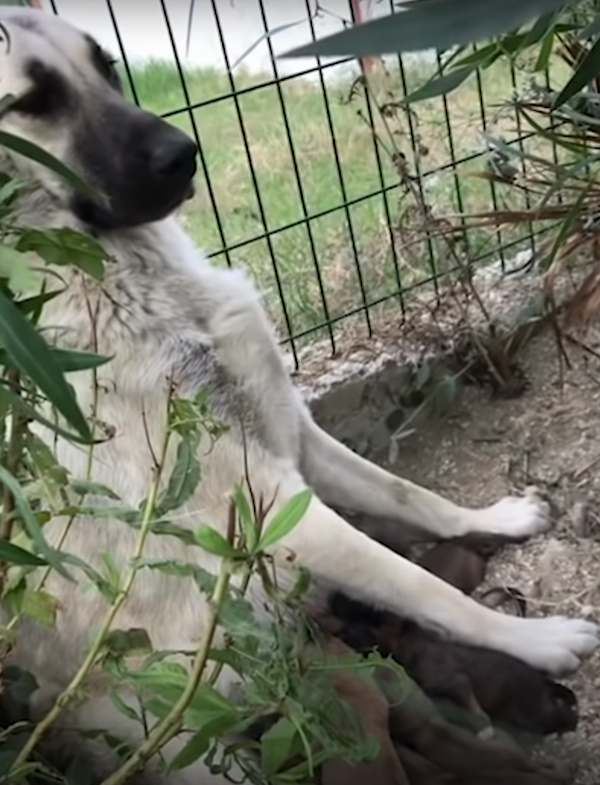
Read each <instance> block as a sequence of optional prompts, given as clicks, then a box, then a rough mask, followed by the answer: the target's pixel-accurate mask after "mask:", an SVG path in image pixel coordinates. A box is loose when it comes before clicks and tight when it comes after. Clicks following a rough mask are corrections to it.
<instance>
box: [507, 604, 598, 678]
mask: <svg viewBox="0 0 600 785" xmlns="http://www.w3.org/2000/svg"><path fill="white" fill-rule="evenodd" d="M504 619H505V620H506V621H504V620H503V622H502V624H501V627H502V628H503V630H502V635H503V637H504V641H503V642H499V643H500V646H499V647H498V648H502V649H503V650H504V651H506V652H507V653H508V654H512V655H513V657H518V658H519V659H520V660H523V661H524V662H527V663H529V665H532V666H533V667H534V668H539V669H540V670H543V671H546V672H547V673H551V674H553V675H555V676H562V675H564V674H568V673H572V672H573V671H575V670H577V668H578V667H579V665H580V664H581V661H582V659H584V658H585V657H588V656H589V655H590V654H591V653H592V652H593V651H594V649H596V647H597V646H598V644H599V643H600V639H599V637H598V635H599V632H600V630H599V628H598V626H597V625H596V624H593V623H592V622H588V621H584V620H583V619H567V618H565V617H563V616H552V617H549V618H546V619H519V618H515V617H513V616H505V617H504Z"/></svg>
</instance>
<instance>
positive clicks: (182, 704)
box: [101, 560, 233, 785]
mask: <svg viewBox="0 0 600 785" xmlns="http://www.w3.org/2000/svg"><path fill="white" fill-rule="evenodd" d="M232 572H233V563H232V562H230V561H229V560H224V561H223V562H222V565H221V570H220V572H219V575H218V578H217V582H216V584H215V588H214V590H213V593H212V596H211V598H210V602H209V618H208V629H207V631H206V634H205V636H204V639H203V641H202V644H201V645H200V648H199V649H198V651H197V653H196V656H195V658H194V664H193V667H192V670H191V673H190V678H189V681H188V683H187V686H186V688H185V690H184V691H183V692H182V694H181V697H180V698H179V700H178V701H177V702H176V703H175V705H174V706H173V708H172V709H171V711H170V712H169V713H168V714H167V716H166V717H165V718H164V719H163V720H162V721H161V722H159V723H158V725H156V727H155V728H153V729H152V731H151V732H150V733H149V735H148V737H147V739H146V741H145V742H144V743H143V744H142V745H141V746H140V747H138V749H137V750H136V751H135V753H134V754H133V755H131V756H130V757H129V759H128V760H126V761H125V763H124V764H123V765H122V766H121V768H120V769H118V770H117V771H116V772H115V773H114V774H112V775H111V776H110V777H108V778H107V779H105V780H104V781H103V782H102V783H101V785H122V783H124V782H125V781H126V779H127V778H128V777H129V776H131V775H132V774H133V773H134V772H135V771H136V770H137V769H138V768H139V767H140V766H142V765H143V764H144V763H145V762H146V761H147V760H148V759H149V758H151V757H152V756H153V755H155V754H156V752H158V750H159V749H160V748H161V747H163V746H164V745H165V744H166V743H167V742H168V741H170V740H171V739H172V738H173V737H174V736H176V735H177V733H178V732H179V731H180V730H181V727H182V722H183V715H184V713H185V710H186V709H187V707H188V705H189V703H190V701H191V700H192V698H193V697H194V693H195V692H196V690H197V689H198V686H199V684H200V682H201V681H202V676H203V674H204V671H205V668H206V663H207V662H208V657H209V653H210V650H211V648H212V644H213V639H214V636H215V633H216V630H217V623H218V620H219V613H220V611H221V607H222V605H223V603H224V601H225V599H226V596H227V590H228V588H229V581H230V579H231V575H232Z"/></svg>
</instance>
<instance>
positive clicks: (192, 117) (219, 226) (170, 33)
mask: <svg viewBox="0 0 600 785" xmlns="http://www.w3.org/2000/svg"><path fill="white" fill-rule="evenodd" d="M107 2H108V0H107ZM160 7H161V10H162V14H163V18H164V20H165V25H166V28H167V35H168V36H169V44H170V46H171V50H172V52H173V60H174V61H175V68H176V69H177V74H178V76H179V80H180V82H181V89H182V91H183V97H184V100H185V103H186V110H187V115H188V117H189V120H190V125H191V128H192V134H193V136H194V141H195V142H196V145H197V146H198V156H199V158H200V165H201V166H202V172H203V174H204V180H205V182H206V190H207V191H208V198H209V200H210V206H211V208H212V210H213V213H214V218H215V222H216V224H217V231H218V233H219V239H220V241H221V245H222V246H223V249H224V251H223V253H224V254H225V259H226V261H227V264H228V265H229V266H230V267H231V256H230V254H229V251H228V250H227V242H226V240H225V232H224V231H223V222H222V221H221V216H220V214H219V207H218V205H217V199H216V197H215V192H214V188H213V186H212V182H211V179H210V174H209V171H208V164H207V162H206V156H205V155H204V148H203V147H202V141H201V139H200V132H199V130H198V124H197V123H196V116H195V115H194V110H193V109H192V108H191V101H190V91H189V90H188V86H187V80H186V78H185V73H184V71H183V66H182V65H181V59H180V57H179V52H178V50H177V44H176V43H175V36H174V35H173V28H172V25H171V18H170V16H169V12H168V11H167V6H166V3H165V0H160Z"/></svg>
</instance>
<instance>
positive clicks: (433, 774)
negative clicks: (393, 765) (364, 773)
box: [377, 667, 568, 785]
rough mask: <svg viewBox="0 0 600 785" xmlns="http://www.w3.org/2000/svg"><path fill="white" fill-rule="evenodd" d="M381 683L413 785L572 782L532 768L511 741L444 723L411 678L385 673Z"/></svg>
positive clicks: (553, 784)
mask: <svg viewBox="0 0 600 785" xmlns="http://www.w3.org/2000/svg"><path fill="white" fill-rule="evenodd" d="M377 683H378V685H379V686H380V687H381V689H382V691H383V692H384V693H385V695H386V697H387V698H388V700H389V702H390V733H391V735H392V738H393V740H394V742H395V743H396V749H397V751H398V754H399V756H400V760H401V761H402V765H403V766H404V769H405V771H406V773H407V774H408V778H409V781H410V783H411V785H442V783H446V782H448V783H453V785H459V784H460V785H462V784H463V783H472V785H479V783H481V785H484V783H488V781H489V783H490V785H491V783H492V782H495V783H497V785H500V783H506V785H515V783H518V785H556V783H565V782H568V778H567V777H566V776H565V775H564V773H562V772H559V771H557V770H556V769H555V767H546V766H542V765H540V764H538V763H535V762H533V761H532V760H531V759H530V758H529V757H528V756H527V754H526V753H525V752H524V751H523V750H522V749H521V748H520V747H519V746H517V745H516V744H515V743H514V742H512V741H511V740H510V739H508V738H502V739H493V740H483V739H480V738H478V737H477V736H474V735H472V734H471V733H469V732H468V731H465V730H463V729H462V728H459V727H457V726H455V725H453V724H451V723H449V722H447V721H445V720H444V719H443V718H442V717H441V716H440V714H439V712H438V711H437V709H436V707H435V706H434V704H433V703H432V701H431V700H429V698H428V697H427V696H426V695H425V694H424V693H423V692H422V690H420V689H419V688H418V687H417V685H415V684H414V683H413V682H411V681H410V680H409V679H408V678H406V679H405V680H404V681H403V682H400V681H399V680H398V677H397V676H396V674H395V672H393V671H390V670H389V669H387V668H384V667H380V668H378V670H377ZM492 773H494V774H493V775H492ZM496 773H498V778H497V779H495V780H494V779H493V777H496ZM490 775H491V776H490ZM500 775H502V776H503V777H504V779H501V778H500Z"/></svg>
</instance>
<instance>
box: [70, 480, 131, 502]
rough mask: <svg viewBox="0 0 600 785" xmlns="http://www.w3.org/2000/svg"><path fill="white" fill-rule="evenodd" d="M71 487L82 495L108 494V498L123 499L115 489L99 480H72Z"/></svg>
mask: <svg viewBox="0 0 600 785" xmlns="http://www.w3.org/2000/svg"><path fill="white" fill-rule="evenodd" d="M71 488H72V489H73V491H75V493H78V494H79V495H80V496H87V495H88V494H89V495H90V496H106V497H107V498H108V499H112V500H113V501H116V502H118V501H120V500H121V499H120V497H119V496H117V494H116V493H115V492H114V491H112V490H111V489H110V488H108V487H107V486H106V485H102V483H99V482H91V481H89V480H72V481H71Z"/></svg>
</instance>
